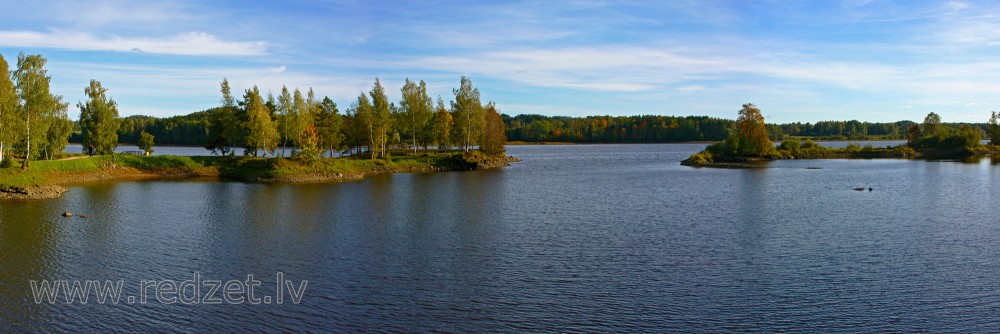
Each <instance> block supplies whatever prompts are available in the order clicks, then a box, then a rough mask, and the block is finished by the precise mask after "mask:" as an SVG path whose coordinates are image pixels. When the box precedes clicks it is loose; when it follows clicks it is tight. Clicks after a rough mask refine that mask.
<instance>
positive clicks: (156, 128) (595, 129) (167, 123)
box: [70, 108, 988, 146]
mask: <svg viewBox="0 0 1000 334" xmlns="http://www.w3.org/2000/svg"><path fill="white" fill-rule="evenodd" d="M215 109H216V108H211V109H208V110H204V111H198V112H194V113H191V114H188V115H179V116H172V117H166V118H157V117H152V116H141V115H137V116H128V117H125V118H123V119H122V122H121V125H120V127H119V129H118V138H119V141H120V142H122V143H136V142H137V141H138V140H139V137H140V134H141V133H142V131H146V132H148V133H150V134H152V135H154V136H155V137H156V143H157V145H179V146H204V143H205V141H206V139H207V137H208V131H207V129H208V127H209V120H210V118H211V115H212V113H213V111H214V110H215ZM501 117H502V119H503V122H504V123H505V125H506V127H507V130H506V134H507V139H508V140H509V141H521V142H573V143H676V142H690V141H719V140H723V139H725V138H726V136H727V135H728V134H729V129H730V128H732V125H733V123H734V122H735V121H734V120H730V119H724V118H715V117H709V116H661V115H642V116H585V117H570V116H543V115H532V114H522V115H516V116H510V115H507V114H502V115H501ZM914 124H916V123H915V122H913V121H897V122H891V123H878V122H862V121H857V120H851V121H820V122H816V123H799V122H797V123H783V124H774V123H768V124H767V129H768V133H769V134H770V137H771V139H772V140H781V139H783V138H785V137H788V136H795V137H811V138H815V139H817V140H878V139H883V140H889V139H905V137H906V131H907V128H909V127H910V126H911V125H914ZM963 125H970V126H972V127H973V128H974V129H977V130H979V131H982V133H983V134H984V136H985V134H986V133H987V130H988V125H987V123H986V122H983V123H944V124H943V126H945V127H947V128H956V129H957V128H959V127H961V126H963ZM81 139H82V137H81V135H80V132H79V129H75V131H74V132H73V134H72V136H71V138H70V141H71V142H74V143H79V142H80V141H81ZM395 144H403V143H395Z"/></svg>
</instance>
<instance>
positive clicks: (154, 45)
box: [0, 30, 267, 56]
mask: <svg viewBox="0 0 1000 334" xmlns="http://www.w3.org/2000/svg"><path fill="white" fill-rule="evenodd" d="M0 46H6V47H35V48H53V49H69V50H87V51H119V52H135V51H141V52H146V53H156V54H169V55H185V56H253V55H264V54H266V53H267V43H266V42H263V41H254V42H230V41H222V40H219V39H218V38H215V36H213V35H210V34H207V33H204V32H188V33H181V34H177V35H174V36H170V37H165V38H123V37H120V36H110V37H104V38H101V37H96V36H94V35H91V34H87V33H77V32H65V31H59V30H51V31H49V32H38V31H10V30H7V31H0Z"/></svg>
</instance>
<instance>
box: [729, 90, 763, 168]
mask: <svg viewBox="0 0 1000 334" xmlns="http://www.w3.org/2000/svg"><path fill="white" fill-rule="evenodd" d="M728 141H729V145H731V148H732V150H733V152H734V153H736V154H737V155H742V156H763V155H765V154H767V153H768V152H770V151H772V150H774V145H773V144H772V143H771V140H770V139H768V137H767V126H766V125H765V124H764V115H761V113H760V109H758V108H757V106H755V105H753V103H747V104H744V105H743V108H742V109H740V111H739V117H738V118H737V119H736V123H735V124H733V131H732V134H730V136H729V139H728Z"/></svg>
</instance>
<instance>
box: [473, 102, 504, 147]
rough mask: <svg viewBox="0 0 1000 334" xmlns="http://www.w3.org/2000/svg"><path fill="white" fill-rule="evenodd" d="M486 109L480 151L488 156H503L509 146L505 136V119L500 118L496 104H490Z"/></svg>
mask: <svg viewBox="0 0 1000 334" xmlns="http://www.w3.org/2000/svg"><path fill="white" fill-rule="evenodd" d="M484 109H485V117H486V119H485V128H484V130H483V139H482V140H481V141H480V142H481V143H482V144H480V146H479V150H480V151H483V153H486V155H499V156H502V155H503V154H504V152H505V146H506V145H507V135H506V134H505V132H506V131H507V125H506V124H504V122H503V118H501V117H500V112H499V110H497V108H496V104H495V103H493V102H490V103H488V104H486V107H485V108H484Z"/></svg>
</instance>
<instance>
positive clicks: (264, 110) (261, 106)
mask: <svg viewBox="0 0 1000 334" xmlns="http://www.w3.org/2000/svg"><path fill="white" fill-rule="evenodd" d="M243 104H244V109H246V114H247V122H246V129H247V138H246V145H247V152H248V153H250V154H251V155H253V156H256V155H257V150H262V151H263V152H264V155H267V154H268V153H271V154H272V155H273V154H274V149H275V146H277V145H278V141H279V140H280V135H279V134H278V126H277V124H275V123H274V121H273V120H272V119H271V111H270V110H269V109H268V107H267V104H266V103H265V102H264V99H263V97H261V96H260V90H258V89H257V86H253V88H251V89H247V90H246V93H245V94H244V95H243Z"/></svg>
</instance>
